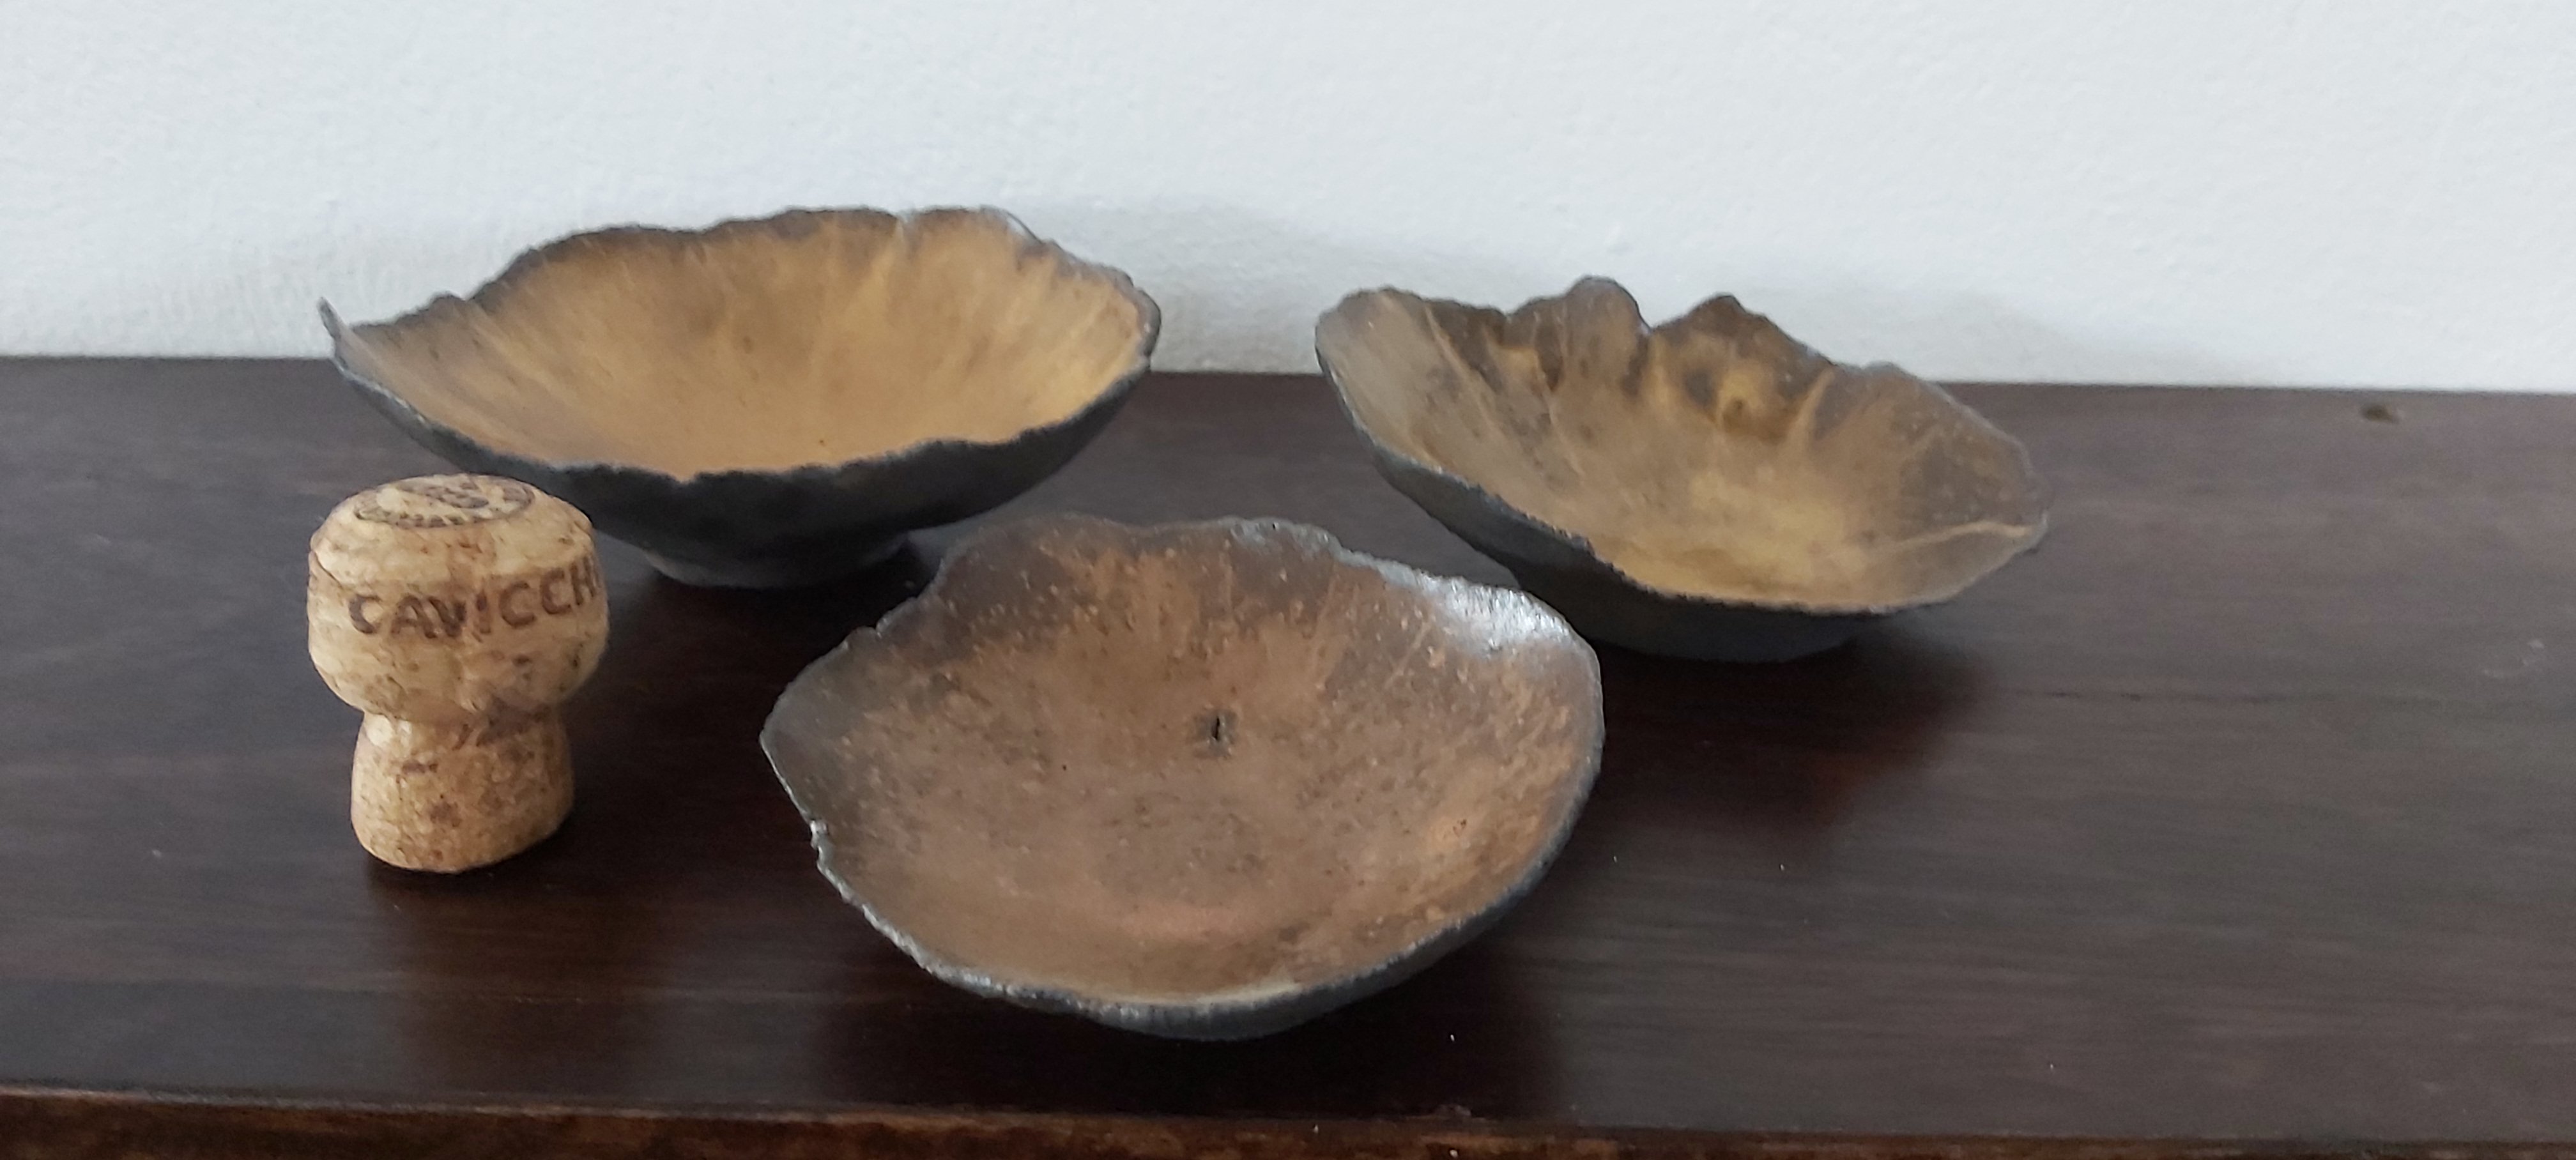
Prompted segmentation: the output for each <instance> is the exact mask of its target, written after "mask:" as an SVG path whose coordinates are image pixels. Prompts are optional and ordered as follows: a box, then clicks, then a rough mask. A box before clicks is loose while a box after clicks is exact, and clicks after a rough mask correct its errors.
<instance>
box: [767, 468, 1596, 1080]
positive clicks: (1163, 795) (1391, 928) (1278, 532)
mask: <svg viewBox="0 0 2576 1160" xmlns="http://www.w3.org/2000/svg"><path fill="white" fill-rule="evenodd" d="M1601 732H1602V716H1601V693H1600V676H1599V669H1598V666H1597V664H1596V662H1595V660H1594V657H1593V655H1592V651H1591V649H1590V648H1589V647H1587V646H1586V645H1585V644H1584V643H1583V641H1582V640H1581V638H1580V637H1578V636H1577V635H1575V633H1574V632H1573V630H1572V629H1571V628H1570V627H1569V626H1568V625H1567V624H1566V623H1565V622H1564V620H1563V619H1562V618H1560V617H1559V616H1557V615H1556V614H1555V613H1554V612H1552V611H1550V610H1549V609H1548V608H1547V607H1546V606H1545V605H1543V604H1541V603H1540V602H1538V601H1536V600H1534V599H1531V598H1530V597H1528V596H1526V595H1524V594H1522V593H1518V592H1512V591H1509V590H1506V589H1498V588H1493V587H1489V586H1485V585H1479V584H1474V583H1470V582H1468V581H1464V580H1457V579H1452V578H1447V577H1438V576H1431V575H1426V574H1424V573H1421V572H1417V571H1414V570H1412V569H1409V568H1405V567H1403V566H1400V565H1396V564H1391V563H1387V562H1384V561H1379V560H1374V559H1370V558H1368V557H1365V556H1361V555H1357V554H1355V553H1352V552H1349V551H1346V550H1344V549H1343V548H1341V547H1340V546H1339V545H1338V544H1337V543H1335V542H1334V541H1333V539H1332V538H1331V537H1330V536H1329V535H1327V534H1325V533H1323V532H1321V531H1319V530H1317V529H1314V528H1310V527H1305V526H1302V525H1297V524H1289V523H1283V522H1276V521H1247V520H1219V521H1211V522H1205V523H1191V524H1173V525H1163V526H1157V527H1148V528H1131V527H1126V526H1123V525H1119V524H1115V523H1110V522H1108V521H1105V520H1098V519H1093V518H1089V517H1083V516H1050V517H1041V518H1037V519H1032V520H1025V521H1020V522H1016V523H1012V524H1008V525H1003V526H1000V527H996V528H991V529H986V530H984V531H981V532H979V533H978V534H976V535H975V536H973V537H971V538H970V539H969V540H967V541H966V542H965V543H963V544H961V545H960V546H959V547H958V548H957V549H956V551H955V552H953V553H952V554H951V555H950V557H949V558H948V560H947V561H946V562H945V563H944V564H943V566H942V568H941V570H940V573H939V576H938V577H937V579H936V580H934V581H933V583H932V584H931V585H930V587H929V588H928V589H927V590H926V591H924V592H923V594H922V595H921V596H920V597H919V598H918V599H916V600H914V601H913V602H911V603H909V604H906V605H905V606H903V607H902V608H899V609H897V610H896V611H895V612H894V613H893V614H892V615H890V616H888V617H887V618H886V620H885V621H884V623H883V624H881V625H879V626H877V627H875V628H873V629H861V630H860V631H858V632H856V633H853V634H852V635H851V637H850V638H849V640H848V641H846V642H844V643H843V644H842V645H841V646H840V647H839V648H838V649H836V650H834V651H833V652H832V653H831V654H829V655H827V656H825V657H824V658H823V659H821V660H819V661H817V662H815V664H814V665H813V666H812V667H810V668H809V669H807V670H806V672H805V673H804V674H803V675H802V676H800V677H799V678H798V679H797V680H796V681H795V682H794V683H793V684H792V685H790V686H789V688H788V689H787V691H786V693H785V694H784V695H782V696H781V697H780V698H779V701H778V705H777V707H776V709H775V710H774V711H773V712H772V713H771V715H770V719H769V723H768V726H767V728H766V729H765V730H764V731H763V733H762V737H761V741H762V746H763V748H764V749H765V750H766V751H767V752H768V754H769V758H770V761H771V764H772V765H773V766H774V767H775V769H776V770H777V773H778V776H779V779H780V781H781V782H782V783H783V784H784V785H785V786H786V788H787V791H788V793H789V795H790V796H791V797H792V798H793V799H794V800H795V802H796V805H797V808H798V809H799V810H800V811H802V813H803V815H804V817H805V818H806V820H807V822H808V824H809V825H810V827H811V829H812V833H813V839H814V844H815V847H816V850H817V852H818V855H819V861H820V866H821V869H822V872H823V874H824V876H825V877H827V878H828V879H830V880H831V881H832V883H833V884H834V886H836V887H837V888H839V890H840V891H841V893H842V895H843V896H844V897H845V898H847V899H848V900H849V901H850V902H851V903H852V904H854V905H856V906H857V907H858V908H859V909H860V910H861V911H863V912H864V913H865V914H866V916H867V919H868V921H869V922H870V923H872V924H874V925H875V926H876V928H877V929H878V930H880V931H882V932H884V934H885V935H886V936H887V937H888V938H889V939H892V940H893V941H894V942H895V943H896V944H897V945H898V946H900V947H902V948H903V950H904V951H905V952H906V953H907V954H909V955H911V956H912V958H913V959H914V960H915V961H917V962H918V963H920V964H921V965H922V966H923V967H924V968H925V969H927V970H928V971H930V972H931V973H932V974H934V975H936V976H937V977H939V978H941V979H943V980H946V981H947V982H949V983H952V984H954V985H956V986H959V987H962V988H965V989H967V990H969V991H973V992H976V993H978V994H983V995H988V996H992V997H995V998H999V999H1004V1000H1007V1001H1010V1002H1013V1003H1018V1004H1022V1005H1025V1006H1029V1007H1034V1008H1038V1009H1042V1010H1048V1011H1056V1012H1063V1013H1070V1014H1074V1015H1079V1016H1083V1017H1086V1018H1090V1019H1094V1020H1097V1021H1099V1022H1102V1023H1106V1024H1109V1025H1111V1026H1115V1027H1121V1028H1126V1029H1129V1030H1134V1031H1140V1032H1145V1033H1149V1034H1154V1035H1162V1036H1170V1037H1175V1038H1186V1039H1241V1038H1248V1037H1252V1036H1258V1035H1266V1034H1270V1033H1272V1032H1276V1031H1279V1030H1282V1029H1284V1028H1287V1027H1290V1026H1293V1025H1295V1024H1297V1023H1300V1022H1303V1021H1305V1020H1307V1019H1311V1018H1313V1017H1315V1016H1317V1015H1320V1014H1322V1013H1324V1012H1326V1011H1329V1010H1331V1009H1333V1008H1335V1007H1339V1006H1341V1005H1343V1004H1345V1003H1349V1002H1351V1001H1353V1000H1355V999H1358V998H1360V997H1362V996H1365V995H1367V994H1369V993H1371V992H1374V991H1377V990H1379V989H1381V988H1384V987H1387V986H1391V985H1393V984H1395V983H1396V982H1398V981H1401V980H1403V979H1405V978H1407V977H1409V976H1411V975H1412V974H1413V973H1415V972H1417V971H1419V970H1421V969H1423V968H1424V967H1426V966H1428V965H1430V964H1431V963H1432V962H1433V961H1435V960H1436V959H1438V958H1439V957H1440V956H1441V955H1443V954H1445V953H1447V952H1448V951H1449V950H1451V949H1453V948H1455V947H1457V946H1458V945H1460V944H1461V943H1464V942H1465V941H1466V940H1468V939H1470V938H1473V937H1475V936H1476V934H1478V933H1479V932H1481V931H1483V930H1485V929H1486V928H1487V927H1488V926H1490V925H1491V924H1492V923H1493V922H1495V921H1496V920H1497V919H1498V918H1499V917H1500V916H1501V915H1502V913H1503V912H1504V911H1505V910H1506V909H1507V908H1508V907H1509V906H1510V905H1511V904H1512V903H1513V902H1514V901H1516V900H1518V899H1519V898H1520V897H1521V896H1522V895H1524V894H1525V893H1527V892H1528V891H1529V889H1530V888H1531V887H1532V886H1533V885H1534V884H1535V883H1536V882H1537V881H1538V879H1539V877H1540V875H1541V874H1542V873H1543V872H1544V870H1545V868H1546V866H1547V865H1548V863H1549V861H1550V860H1551V859H1552V858H1553V857H1554V855H1555V853H1556V851H1557V849H1558V848H1559V846H1560V845H1561V844H1562V843H1563V842H1564V840H1565V837H1566V834H1567V833H1568V832H1569V830H1570V829H1571V828H1572V825H1573V822H1574V819H1575V816H1576V814H1577V812H1578V811H1579V810H1580V809H1581V806H1582V802H1583V799H1584V797H1585V795H1586V794H1587V793H1588V792H1589V790H1590V787H1591V782H1592V778H1593V774H1594V771H1595V770H1596V769H1597V768H1598V765H1599V761H1600V747H1601Z"/></svg>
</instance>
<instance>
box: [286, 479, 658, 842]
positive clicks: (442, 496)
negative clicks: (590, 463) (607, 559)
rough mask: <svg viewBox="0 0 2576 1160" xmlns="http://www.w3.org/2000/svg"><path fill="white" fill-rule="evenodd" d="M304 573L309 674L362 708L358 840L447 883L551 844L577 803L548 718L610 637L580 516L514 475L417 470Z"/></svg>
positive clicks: (361, 506)
mask: <svg viewBox="0 0 2576 1160" xmlns="http://www.w3.org/2000/svg"><path fill="white" fill-rule="evenodd" d="M306 565H307V567H306V572H307V586H306V591H305V606H304V611H305V623H306V627H307V630H308V639H309V644H310V646H311V650H312V655H313V667H314V668H315V669H316V670H317V671H319V672H320V673H321V675H322V680H323V682H324V683H325V684H328V685H329V686H330V687H331V691H332V692H333V693H336V694H338V695H339V697H340V699H341V700H344V701H347V702H348V703H350V704H351V705H354V706H357V707H358V708H359V709H361V710H363V711H364V712H365V713H366V714H367V717H366V721H365V723H364V724H363V725H362V726H361V727H360V730H359V737H358V748H357V756H356V760H355V762H354V764H353V766H352V769H351V784H350V791H351V801H350V821H351V823H352V825H353V826H354V827H355V828H356V830H357V834H358V841H359V842H360V844H362V845H364V846H365V847H366V848H367V850H368V852H369V853H372V854H374V855H375V856H376V857H378V858H381V859H383V860H385V861H386V862H389V863H392V864H394V865H396V866H401V867H404V868H406V869H412V870H432V871H442V872H454V871H459V870H470V869H473V868H474V867H477V866H485V865H489V864H491V863H494V862H498V861H500V860H501V859H504V858H507V857H509V856H511V855H513V854H516V853H518V852H519V851H521V850H525V849H527V848H528V847H530V846H533V845H535V844H536V843H537V842H539V841H542V840H544V838H545V837H546V836H547V835H548V834H551V833H553V832H554V830H555V828H556V827H557V826H558V825H560V824H562V822H563V819H564V815H565V814H566V813H568V812H569V811H570V810H571V808H572V764H571V759H570V755H569V753H568V752H567V745H566V742H565V738H564V730H563V722H562V719H561V717H560V716H558V714H557V712H556V709H555V707H556V706H557V705H559V704H560V703H562V701H563V700H564V698H566V697H568V696H570V695H571V694H572V691H573V690H574V689H576V688H578V687H580V685H581V683H582V682H583V681H585V680H588V679H589V677H590V674H591V671H592V670H593V669H594V668H596V667H597V666H598V664H599V655H600V652H601V650H602V649H603V648H604V647H605V646H606V645H607V643H608V602H607V599H606V594H605V591H604V590H603V588H602V587H601V585H600V580H599V558H598V555H597V553H596V550H595V549H594V547H593V545H592V542H591V533H590V521H589V520H588V519H587V518H585V517H584V516H583V515H582V514H581V513H580V512H579V511H576V510H574V508H573V507H572V505H570V504H567V503H564V502H563V501H562V500H558V499H556V498H554V497H552V496H549V495H546V494H545V493H543V492H540V491H538V490H536V489H535V488H532V487H530V486H528V485H527V484H524V483H520V482H517V481H515V480H508V479H499V478H495V477H491V476H479V475H438V476H423V477H419V478H415V479H405V480H399V481H397V482H394V483H389V484H386V485H384V486H382V487H378V488H374V489H371V490H368V491H365V492H361V493H359V494H357V495H355V496H351V497H350V498H349V499H348V500H346V501H344V502H342V503H341V504H340V506H339V507H337V508H335V509H333V510H332V512H331V515H330V517H329V518H328V519H326V520H324V521H323V523H322V528H321V530H320V531H318V532H315V533H314V535H313V544H312V552H311V554H310V555H309V556H308V557H307V561H306Z"/></svg>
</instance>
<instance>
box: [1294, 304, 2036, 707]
mask: <svg viewBox="0 0 2576 1160" xmlns="http://www.w3.org/2000/svg"><path fill="white" fill-rule="evenodd" d="M1315 348H1316V354H1317V357H1318V359H1319V360H1320V361H1321V362H1322V363H1323V366H1324V369H1325V372H1326V373H1327V374H1328V375H1329V376H1330V377H1331V378H1332V381H1333V385H1334V388H1335V389H1336V390H1337V391H1338V392H1339V393H1340V396H1341V400H1342V405H1343V407H1344V408H1345V409H1346V410H1347V411H1348V412H1349V414H1350V416H1351V419H1352V421H1353V422H1354V423H1355V424H1357V425H1358V427H1359V429H1360V431H1361V432H1362V433H1363V434H1365V435H1366V436H1367V438H1368V441H1369V443H1370V446H1371V447H1372V448H1373V449H1374V451H1375V452H1376V457H1377V462H1378V466H1379V469H1380V470H1381V471H1382V472H1384V473H1385V475H1386V476H1387V478H1388V479H1389V480H1390V481H1392V482H1393V483H1394V484H1395V486H1396V487H1397V488H1398V489H1400V490H1402V491H1403V492H1404V493H1405V494H1406V495H1407V496H1409V497H1411V498H1412V499H1413V500H1414V502H1416V503H1418V504H1420V505H1422V507H1423V508H1424V509H1425V510H1427V511H1429V512H1430V513H1431V514H1432V515H1433V516H1435V517H1437V518H1438V519H1439V520H1440V521H1441V522H1442V523H1444V524H1447V525H1448V526H1449V529H1450V530H1451V531H1453V532H1456V533H1457V534H1458V535H1459V537H1460V538H1462V539H1465V540H1466V541H1467V542H1468V543H1469V544H1471V545H1473V546H1475V547H1476V549H1477V550H1479V551H1481V552H1483V553H1485V554H1486V555H1488V556H1491V557H1493V558H1495V559H1496V560H1498V561H1500V562H1501V563H1502V564H1503V565H1504V566H1505V567H1507V568H1509V569H1511V571H1512V573H1513V575H1514V576H1516V577H1517V578H1519V580H1520V582H1521V585H1522V587H1524V588H1526V589H1528V590H1529V591H1531V592H1532V593H1535V594H1536V595H1538V596H1539V597H1541V598H1543V599H1545V600H1546V601H1547V602H1548V603H1549V604H1551V605H1554V606H1555V607H1556V608H1557V610H1558V611H1560V612H1563V613H1564V614H1565V615H1566V618H1567V619H1569V620H1571V621H1573V622H1574V625H1575V627H1576V628H1578V629H1580V630H1582V631H1583V633H1584V634H1585V635H1587V636H1590V637H1592V638H1593V639H1595V640H1600V641H1606V642H1609V643H1613V644H1618V645H1621V646H1624V647H1627V648H1632V649H1637V650H1640V651H1644V652H1652V653H1662V654H1666V655H1671V656H1681V657H1691V658H1698V659H1706V660H1729V661H1773V660H1785V659H1789V658H1791V657H1797V656H1803V655H1806V654H1808V653H1813V652H1818V651H1821V650H1823V649H1826V648H1830V647H1832V646H1834V645H1836V644H1840V643H1841V642H1843V641H1844V640H1846V639H1848V638H1849V637H1850V636H1851V635H1852V634H1853V633H1855V632H1857V631H1858V630H1859V629H1860V628H1861V626H1862V625H1864V624H1866V623H1868V622H1869V621H1871V620H1873V619H1876V618H1878V617H1882V616H1886V615H1889V614H1891V613H1895V612H1899V611H1903V610H1906V609H1911V608H1919V607H1922V606H1924V605H1929V604H1935V603H1938V602H1940V601H1944V600H1947V599H1949V598H1951V597H1953V596H1956V595H1958V594H1959V593H1960V592H1961V591H1963V590H1965V589H1966V588H1967V587H1968V586H1969V585H1970V584H1972V583H1974V582H1976V581H1977V579H1978V578H1980V577H1982V576H1984V575H1986V574H1987V573H1989V572H1992V571H1993V570H1995V569H1996V568H1998V567H2001V566H2002V565H2003V564H2004V563H2005V562H2006V561H2009V560H2011V559H2012V558H2013V557H2014V556H2015V555H2017V554H2019V553H2020V552H2022V551H2024V550H2026V549H2028V548H2030V547H2031V546H2032V545H2034V544H2036V543H2038V542H2039V538H2040V536H2041V534H2042V532H2043V531H2044V530H2045V528H2046V526H2047V520H2048V515H2047V508H2048V504H2047V497H2046V494H2045V491H2044V489H2043V488H2042V486H2041V484H2040V480H2039V476H2038V474H2037V473H2036V472H2035V471H2033V470H2032V468H2031V464H2030V458H2029V456H2028V455H2027V454H2026V453H2025V452H2024V451H2023V450H2022V447H2021V445H2020V444H2019V443H2016V442H2014V441H2013V439H2012V437H2011V436H2009V435H2006V434H2004V433H2003V432H2002V431H2000V430H1997V429H1996V428H1995V426H1994V425H1993V424H1991V423H1988V422H1986V421H1985V420H1984V419H1983V418H1981V417H1979V416H1978V415H1977V413H1976V412H1974V411H1971V410H1969V409H1968V408H1967V407H1966V406H1964V405H1962V404H1960V403H1959V402H1958V401H1957V400H1956V399H1953V398H1951V397H1950V396H1949V395H1948V394H1947V393H1945V392H1943V391H1942V390H1941V389H1940V388H1939V387H1937V386H1934V385H1932V384H1931V383H1928V382H1925V381H1923V380H1922V379H1919V378H1916V377H1914V376H1913V375H1910V374H1907V373H1905V372H1904V371H1902V370H1900V369H1898V368H1896V367H1894V366H1890V365H1887V364H1884V363H1881V364H1875V365H1870V366H1848V365H1845V364H1841V363H1837V362H1834V361H1833V360H1831V359H1828V358H1826V357H1825V356H1823V355H1821V354H1818V353H1816V352H1815V351H1813V350H1810V349H1808V348H1807V347H1806V346H1805V345H1803V344H1801V343H1799V342H1798V341H1796V340H1795V339H1792V338H1790V337H1789V336H1788V335H1787V334H1784V333H1782V332H1781V330H1780V328H1779V327H1777V326H1774V325H1772V323H1771V320H1770V319H1767V318H1764V317H1763V316H1761V315H1759V314H1755V313H1753V312H1751V311H1749V310H1746V309H1744V307H1742V306H1741V305H1739V304H1737V302H1736V300H1735V299H1733V298H1731V297H1718V298H1712V299H1709V300H1708V301H1706V302H1703V303H1701V304H1700V305H1699V307H1698V308H1696V309H1694V310H1692V311H1691V312H1690V313H1689V314H1686V315H1683V316H1682V317H1680V318H1678V319H1675V320H1673V321H1671V322H1667V323H1664V324H1663V325H1661V326H1657V327H1654V328H1652V329H1648V328H1647V326H1646V325H1645V322H1644V320H1643V318H1642V317H1641V316H1640V315H1639V313H1638V310H1637V303H1636V300H1635V299H1633V298H1630V297H1629V296H1628V293H1627V291H1625V290H1623V289H1621V288H1620V287H1619V284H1618V283H1616V282H1611V281H1608V280H1606V279H1599V278H1588V279H1585V280H1583V281H1581V282H1578V283H1576V284H1575V286H1574V288H1573V289H1572V290H1570V291H1568V292H1567V293H1566V294H1565V295H1564V296H1562V297H1558V298H1544V299H1540V300H1537V301H1534V302H1531V303H1529V304H1527V305H1525V306H1522V307H1521V308H1520V309H1518V310H1515V311H1513V312H1512V313H1510V314H1504V313H1502V312H1501V311H1497V310H1490V309H1485V308H1482V307H1475V306H1468V305H1463V304H1460V303H1456V302H1445V301H1437V300H1430V299H1424V298H1420V297H1416V296H1415V295H1412V294H1408V293H1405V292H1403V291H1400V290H1374V291H1369V292H1365V293H1360V294H1354V295H1352V296H1350V297H1349V298H1346V299H1343V300H1342V302H1341V304H1340V305H1338V306H1336V307H1334V308H1333V309H1332V310H1330V311H1328V312H1326V313H1325V314H1324V316H1323V318H1322V319H1321V320H1320V321H1319V322H1318V323H1317V326H1316V332H1315Z"/></svg>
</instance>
